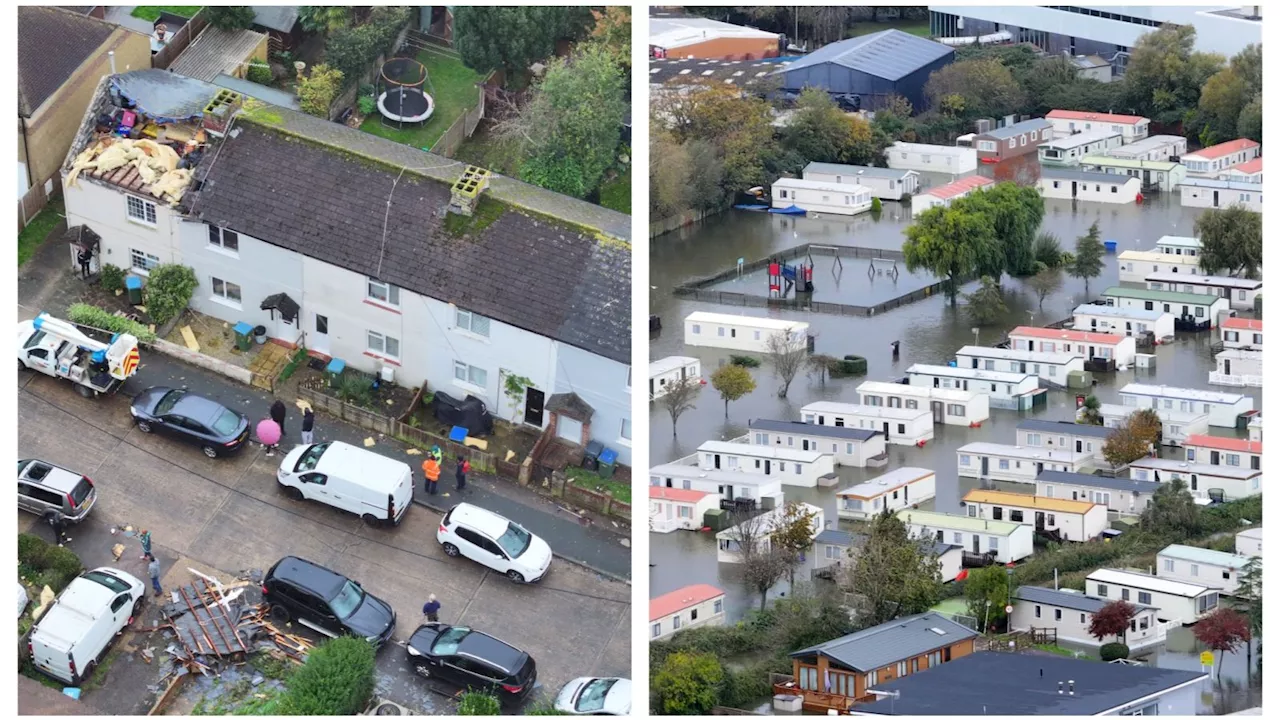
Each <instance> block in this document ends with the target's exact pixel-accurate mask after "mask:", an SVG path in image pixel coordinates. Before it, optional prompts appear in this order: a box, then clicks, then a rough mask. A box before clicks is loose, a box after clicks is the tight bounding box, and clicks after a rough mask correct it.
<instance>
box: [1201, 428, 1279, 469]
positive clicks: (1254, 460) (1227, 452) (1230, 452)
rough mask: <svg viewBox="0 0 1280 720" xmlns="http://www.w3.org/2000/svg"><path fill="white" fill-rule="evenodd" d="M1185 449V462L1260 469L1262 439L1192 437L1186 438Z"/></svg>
mask: <svg viewBox="0 0 1280 720" xmlns="http://www.w3.org/2000/svg"><path fill="white" fill-rule="evenodd" d="M1250 424H1251V425H1252V423H1250ZM1186 449H1187V462H1202V463H1208V464H1210V465H1228V466H1231V467H1247V468H1251V469H1253V470H1261V469H1262V438H1258V439H1257V440H1254V439H1252V438H1250V439H1248V440H1244V439H1242V438H1226V437H1218V436H1217V435H1192V436H1191V437H1189V438H1187V443H1186Z"/></svg>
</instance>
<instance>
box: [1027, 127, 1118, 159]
mask: <svg viewBox="0 0 1280 720" xmlns="http://www.w3.org/2000/svg"><path fill="white" fill-rule="evenodd" d="M1123 143H1124V136H1122V135H1121V134H1120V133H1118V132H1115V131H1113V130H1106V129H1100V130H1090V131H1089V132H1082V133H1076V134H1075V135H1067V136H1066V137H1060V138H1054V139H1053V140H1049V141H1047V142H1042V143H1040V147H1039V148H1038V152H1039V154H1040V164H1041V165H1043V166H1045V167H1046V168H1048V167H1055V166H1056V167H1070V166H1073V165H1079V164H1080V158H1082V157H1087V156H1089V155H1103V154H1106V153H1107V152H1108V151H1110V150H1114V149H1116V148H1119V147H1121V146H1122V145H1123Z"/></svg>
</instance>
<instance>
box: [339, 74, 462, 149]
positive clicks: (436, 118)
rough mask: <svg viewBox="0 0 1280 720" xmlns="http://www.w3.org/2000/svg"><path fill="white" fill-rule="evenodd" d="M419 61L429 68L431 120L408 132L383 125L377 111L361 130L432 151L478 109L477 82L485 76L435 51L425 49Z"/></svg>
mask: <svg viewBox="0 0 1280 720" xmlns="http://www.w3.org/2000/svg"><path fill="white" fill-rule="evenodd" d="M418 61H419V62H421V63H422V64H423V65H426V66H427V78H428V81H429V85H424V86H423V90H424V91H425V92H427V93H429V94H430V95H431V99H432V100H433V101H434V102H435V111H434V112H433V113H432V115H431V119H430V120H428V121H427V122H425V123H422V125H420V126H418V125H412V126H410V125H406V126H405V129H404V130H400V129H397V128H396V127H395V125H390V127H387V126H384V125H383V124H382V122H383V120H382V115H381V114H379V113H378V111H376V110H375V111H374V112H373V113H372V114H371V115H369V117H367V118H365V121H364V122H363V123H361V124H360V129H361V130H363V131H365V132H367V133H370V134H371V135H377V136H378V137H382V138H386V139H388V140H394V141H395V142H398V143H404V144H405V145H412V146H414V147H416V148H422V149H426V150H429V149H430V148H431V146H433V145H435V143H436V141H437V140H439V139H440V136H441V135H443V134H444V131H445V130H448V129H449V126H450V125H452V124H453V122H454V120H457V119H458V117H459V116H461V115H462V114H463V113H465V112H466V111H467V110H470V109H471V108H473V107H475V106H476V102H477V98H478V97H479V92H480V91H479V89H478V88H477V87H476V83H478V82H480V81H481V80H484V77H483V76H482V75H480V73H477V72H476V71H474V70H472V69H471V68H469V67H467V66H466V65H463V64H462V61H460V60H458V59H456V58H454V57H452V56H449V55H446V54H445V53H442V52H439V51H432V50H424V51H422V52H421V53H420V54H419V55H418Z"/></svg>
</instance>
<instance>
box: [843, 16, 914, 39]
mask: <svg viewBox="0 0 1280 720" xmlns="http://www.w3.org/2000/svg"><path fill="white" fill-rule="evenodd" d="M881 30H901V31H902V32H904V33H909V34H911V35H919V36H920V37H925V38H927V37H929V21H928V20H890V21H889V22H861V23H857V24H855V25H854V26H853V27H852V28H850V29H849V37H858V36H859V35H870V34H871V33H877V32H880V31H881Z"/></svg>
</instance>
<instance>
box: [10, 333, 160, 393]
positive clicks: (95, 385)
mask: <svg viewBox="0 0 1280 720" xmlns="http://www.w3.org/2000/svg"><path fill="white" fill-rule="evenodd" d="M17 350H18V369H19V370H35V371H37V372H42V373H44V374H45V375H48V376H50V377H56V378H63V379H64V380H70V381H71V382H73V383H75V384H76V390H78V391H79V392H80V394H81V395H83V396H85V397H97V396H98V395H101V394H102V393H110V392H115V391H116V390H119V389H120V386H121V385H123V384H124V381H125V380H128V379H129V378H130V377H132V376H133V374H134V373H135V372H137V371H138V363H139V355H138V338H136V337H134V336H132V335H129V334H127V333H121V334H119V335H115V336H113V337H112V338H111V342H103V341H101V340H96V339H94V338H92V337H89V336H88V335H87V334H85V333H84V332H82V331H81V330H80V328H78V327H76V326H75V325H73V324H71V323H69V322H67V321H66V320H59V319H57V318H55V317H51V316H50V315H49V314H48V313H41V314H40V315H39V317H37V318H36V319H35V320H24V321H22V322H20V323H18V348H17Z"/></svg>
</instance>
